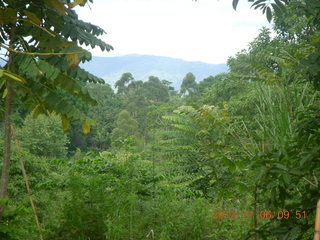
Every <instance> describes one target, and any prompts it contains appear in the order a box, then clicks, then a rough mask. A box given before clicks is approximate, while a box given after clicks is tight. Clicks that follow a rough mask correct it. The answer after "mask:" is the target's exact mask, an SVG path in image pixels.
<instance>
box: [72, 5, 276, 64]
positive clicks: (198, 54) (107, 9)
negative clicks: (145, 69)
mask: <svg viewBox="0 0 320 240" xmlns="http://www.w3.org/2000/svg"><path fill="white" fill-rule="evenodd" d="M231 3H232V0H198V1H197V2H195V1H192V0H94V1H93V4H90V7H91V9H90V8H89V7H88V6H86V7H76V11H77V13H78V14H79V18H80V19H82V20H84V21H88V22H91V23H93V24H96V25H98V26H100V27H102V28H103V29H104V30H105V31H106V32H107V33H108V34H107V35H105V36H103V37H102V38H103V40H105V41H106V42H107V43H109V44H111V45H112V46H113V47H114V51H112V52H109V53H108V52H100V51H99V50H96V49H94V50H93V51H92V53H93V55H95V56H121V55H125V54H134V53H135V54H150V55H159V56H168V57H174V58H181V59H185V60H190V61H203V62H209V63H226V61H227V59H228V56H232V55H234V54H235V53H236V52H238V51H240V50H241V49H243V48H245V47H246V46H247V45H248V43H249V42H250V41H252V40H253V38H254V37H256V36H257V34H258V33H259V29H261V28H262V27H263V26H267V27H270V24H269V23H268V22H267V20H266V17H265V16H263V15H262V13H261V12H260V11H258V10H253V9H250V4H249V3H248V2H247V0H240V1H239V6H238V9H237V11H234V10H233V8H232V5H231Z"/></svg>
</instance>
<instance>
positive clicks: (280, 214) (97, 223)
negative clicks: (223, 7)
mask: <svg viewBox="0 0 320 240" xmlns="http://www.w3.org/2000/svg"><path fill="white" fill-rule="evenodd" d="M251 2H253V6H254V7H256V8H261V9H262V11H263V12H264V13H265V14H266V17H267V18H268V19H269V20H271V18H272V19H273V20H274V24H273V27H274V31H275V33H276V35H275V36H274V37H272V36H271V30H269V29H266V28H264V29H261V31H260V34H259V35H258V36H257V37H256V38H255V39H253V41H252V42H251V43H250V45H249V47H248V48H247V49H244V50H242V51H240V52H239V53H237V54H236V55H235V56H232V57H230V58H229V60H228V66H229V69H230V72H228V73H224V74H219V75H216V76H208V77H207V78H205V79H203V80H202V81H199V82H197V81H196V79H195V76H194V75H193V74H192V73H188V74H186V76H185V77H184V78H183V79H182V85H181V89H180V91H176V90H174V89H173V88H172V87H171V86H170V82H168V81H166V80H163V79H159V78H158V77H156V76H150V77H149V79H148V81H145V82H143V81H140V80H136V79H135V78H134V76H133V75H132V74H131V73H123V75H122V77H121V78H120V79H119V80H117V81H116V84H115V88H116V91H114V90H113V89H112V88H111V87H110V86H109V85H107V84H103V83H101V81H100V79H98V78H96V77H94V76H92V75H91V74H89V73H87V72H85V71H84V70H82V69H81V68H79V66H78V63H79V62H80V60H82V61H85V60H89V59H90V57H91V55H90V53H89V52H86V51H82V50H81V48H80V46H78V45H77V44H82V43H84V44H86V45H88V44H90V45H92V46H99V47H101V48H102V49H105V50H109V49H111V46H109V45H107V44H106V43H103V42H102V41H100V40H99V39H98V38H96V36H99V35H100V34H102V33H103V30H101V29H100V28H98V27H96V26H93V25H91V24H88V23H84V22H82V21H80V20H79V19H78V18H77V15H76V13H75V12H74V11H73V7H74V6H75V5H78V4H80V5H81V6H82V5H84V4H85V3H86V1H53V0H52V1H51V0H39V1H24V0H22V1H9V0H7V1H0V13H1V15H0V23H1V24H2V25H1V27H0V30H1V31H0V44H1V45H0V46H1V49H2V48H4V49H7V50H8V52H9V54H8V59H7V60H8V61H7V63H6V66H5V67H4V68H1V69H0V77H1V82H0V86H1V89H0V90H1V96H3V98H2V99H1V100H0V104H1V105H0V109H1V115H2V116H3V117H4V121H3V122H1V125H2V126H3V128H2V130H1V132H0V133H1V136H2V139H4V141H3V140H1V141H0V143H1V145H0V146H1V148H3V154H2V155H1V156H0V158H1V160H3V164H2V165H0V168H1V170H2V179H1V189H0V190H1V191H0V206H1V207H0V210H1V212H0V239H7V240H29V239H30V240H31V239H40V238H39V232H38V229H37V226H36V224H35V221H34V213H33V210H32V208H31V206H30V202H29V196H28V194H27V192H26V188H25V184H24V179H23V176H22V174H21V169H20V163H19V161H20V157H19V148H14V147H13V143H11V141H10V139H11V132H12V131H11V130H12V129H11V127H10V126H13V128H14V129H15V130H16V131H15V132H16V135H17V138H18V140H19V142H20V145H21V151H22V157H23V159H24V161H25V169H26V171H27V174H28V179H29V184H30V187H31V190H32V193H33V194H32V198H33V200H34V202H35V204H36V207H37V216H38V218H39V221H40V223H41V230H42V235H43V238H44V239H46V240H65V239H70V240H73V239H74V240H88V239H90V240H104V239H111V240H122V239H135V240H138V239H158V240H186V239H190V240H202V239H207V240H216V239H239V240H240V239H249V240H250V239H252V240H273V239H277V240H280V239H288V240H296V239H299V240H307V239H311V238H312V236H313V227H314V220H315V208H316V203H317V201H318V199H320V193H319V174H320V163H319V159H320V148H319V146H320V145H319V144H320V131H319V129H320V114H319V113H320V111H319V110H320V109H319V101H320V95H319V79H320V78H319V77H320V74H319V73H320V70H319V69H320V61H319V58H320V29H319V23H320V21H319V16H320V15H319V9H320V4H319V2H318V1H312V0H303V1H301V0H291V1H283V0H277V1H275V3H272V4H271V5H270V1H267V0H266V1H264V0H263V1H261V0H256V1H251ZM268 2H269V3H268ZM63 3H64V4H63ZM237 3H238V1H235V0H234V1H233V6H234V8H236V6H237ZM37 4H41V6H42V8H38V5H37ZM52 26H53V27H54V28H52ZM71 26H72V27H71ZM53 29H54V31H53ZM73 29H76V30H75V31H73ZM52 35H55V36H56V37H55V38H54V37H53V36H52ZM28 37H32V38H33V41H29V40H30V39H28V41H27V38H28ZM70 39H71V40H72V42H71V41H70ZM79 51H81V52H79ZM33 53H34V54H33ZM199 80H200V79H199ZM31 93H32V94H31ZM90 104H91V105H90ZM94 120H95V121H94ZM61 122H62V127H63V128H61ZM79 123H80V124H79ZM90 123H92V124H93V123H94V124H93V125H92V126H90V125H89V124H90ZM81 126H82V129H81ZM63 129H64V130H65V131H63ZM89 131H90V133H89ZM11 145H12V150H10V147H11ZM9 166H10V168H9ZM9 176H10V178H9ZM289 214H290V216H289Z"/></svg>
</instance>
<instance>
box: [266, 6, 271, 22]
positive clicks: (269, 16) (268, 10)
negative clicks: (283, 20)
mask: <svg viewBox="0 0 320 240" xmlns="http://www.w3.org/2000/svg"><path fill="white" fill-rule="evenodd" d="M267 19H268V21H269V22H271V19H272V12H271V9H270V7H267Z"/></svg>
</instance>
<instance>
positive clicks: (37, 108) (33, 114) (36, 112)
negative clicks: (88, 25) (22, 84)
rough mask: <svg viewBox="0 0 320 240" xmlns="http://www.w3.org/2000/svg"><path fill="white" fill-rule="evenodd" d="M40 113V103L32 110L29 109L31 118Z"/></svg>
mask: <svg viewBox="0 0 320 240" xmlns="http://www.w3.org/2000/svg"><path fill="white" fill-rule="evenodd" d="M40 113H41V105H40V104H38V105H37V106H36V107H35V108H34V109H33V110H32V111H31V114H32V117H33V118H36V117H38V116H39V114H40Z"/></svg>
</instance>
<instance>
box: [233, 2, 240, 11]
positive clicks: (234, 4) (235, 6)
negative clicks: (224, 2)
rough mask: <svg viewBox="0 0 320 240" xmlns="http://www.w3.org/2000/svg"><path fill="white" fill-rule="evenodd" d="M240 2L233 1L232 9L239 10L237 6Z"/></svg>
mask: <svg viewBox="0 0 320 240" xmlns="http://www.w3.org/2000/svg"><path fill="white" fill-rule="evenodd" d="M238 3H239V0H233V1H232V7H233V9H234V10H237V6H238Z"/></svg>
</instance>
